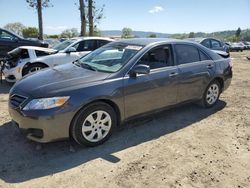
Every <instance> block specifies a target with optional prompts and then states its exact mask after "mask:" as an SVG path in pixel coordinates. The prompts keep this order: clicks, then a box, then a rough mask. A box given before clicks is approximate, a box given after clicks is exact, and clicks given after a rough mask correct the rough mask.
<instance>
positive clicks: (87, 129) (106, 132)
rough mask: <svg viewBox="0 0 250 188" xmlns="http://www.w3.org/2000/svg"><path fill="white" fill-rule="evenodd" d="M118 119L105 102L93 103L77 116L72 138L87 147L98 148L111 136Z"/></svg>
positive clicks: (72, 127) (73, 125)
mask: <svg viewBox="0 0 250 188" xmlns="http://www.w3.org/2000/svg"><path fill="white" fill-rule="evenodd" d="M116 122H117V118H116V114H115V112H114V109H113V108H112V107H111V106H110V105H108V104H106V103H103V102H98V103H93V104H91V105H89V106H87V107H85V108H83V109H82V110H80V112H79V113H78V114H77V115H76V117H75V118H74V120H73V122H72V126H71V130H70V132H71V136H72V137H73V138H74V140H75V141H76V142H77V143H78V144H80V145H85V146H97V145H99V144H102V143H103V142H105V141H106V140H108V138H109V137H110V136H111V134H112V132H113V129H114V127H115V126H116Z"/></svg>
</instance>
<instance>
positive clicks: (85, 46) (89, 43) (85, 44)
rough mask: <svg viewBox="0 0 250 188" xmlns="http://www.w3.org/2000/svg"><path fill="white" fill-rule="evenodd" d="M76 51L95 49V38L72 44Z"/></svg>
mask: <svg viewBox="0 0 250 188" xmlns="http://www.w3.org/2000/svg"><path fill="white" fill-rule="evenodd" d="M73 47H74V48H76V51H77V52H83V51H93V50H95V49H96V40H85V41H81V42H79V43H78V44H76V45H74V46H73Z"/></svg>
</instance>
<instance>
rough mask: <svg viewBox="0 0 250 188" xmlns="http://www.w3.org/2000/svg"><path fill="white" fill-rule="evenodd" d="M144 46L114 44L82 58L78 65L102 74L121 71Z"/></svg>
mask: <svg viewBox="0 0 250 188" xmlns="http://www.w3.org/2000/svg"><path fill="white" fill-rule="evenodd" d="M142 48H143V46H139V45H130V44H126V43H113V44H108V45H106V46H104V47H101V48H99V49H97V50H95V51H93V52H92V53H90V54H88V55H86V56H84V57H82V58H81V59H80V60H79V61H78V63H80V65H81V66H82V67H84V68H87V69H92V70H96V71H100V72H110V73H114V72H117V71H119V70H120V69H121V68H122V67H123V66H124V65H125V64H126V63H127V62H128V61H129V60H130V59H131V58H132V57H134V56H135V55H136V54H137V53H138V51H140V50H141V49H142Z"/></svg>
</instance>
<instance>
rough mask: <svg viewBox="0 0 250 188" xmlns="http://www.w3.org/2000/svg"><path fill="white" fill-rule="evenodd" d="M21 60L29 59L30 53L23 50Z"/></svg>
mask: <svg viewBox="0 0 250 188" xmlns="http://www.w3.org/2000/svg"><path fill="white" fill-rule="evenodd" d="M20 58H21V59H26V58H29V52H28V50H26V49H22V51H21V53H20Z"/></svg>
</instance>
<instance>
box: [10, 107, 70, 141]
mask: <svg viewBox="0 0 250 188" xmlns="http://www.w3.org/2000/svg"><path fill="white" fill-rule="evenodd" d="M9 114H10V116H11V117H12V119H13V123H15V124H16V125H18V127H19V128H20V129H21V130H22V131H23V132H24V133H25V135H26V136H27V138H28V139H31V140H33V141H36V142H40V143H47V142H52V141H57V140H63V139H66V138H68V137H69V127H70V123H71V120H72V118H73V115H72V114H71V113H63V114H56V115H55V114H54V115H52V116H42V115H41V116H39V115H37V114H36V115H31V114H28V113H25V112H22V111H21V110H19V109H13V108H12V107H10V106H9Z"/></svg>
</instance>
